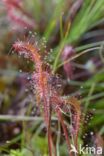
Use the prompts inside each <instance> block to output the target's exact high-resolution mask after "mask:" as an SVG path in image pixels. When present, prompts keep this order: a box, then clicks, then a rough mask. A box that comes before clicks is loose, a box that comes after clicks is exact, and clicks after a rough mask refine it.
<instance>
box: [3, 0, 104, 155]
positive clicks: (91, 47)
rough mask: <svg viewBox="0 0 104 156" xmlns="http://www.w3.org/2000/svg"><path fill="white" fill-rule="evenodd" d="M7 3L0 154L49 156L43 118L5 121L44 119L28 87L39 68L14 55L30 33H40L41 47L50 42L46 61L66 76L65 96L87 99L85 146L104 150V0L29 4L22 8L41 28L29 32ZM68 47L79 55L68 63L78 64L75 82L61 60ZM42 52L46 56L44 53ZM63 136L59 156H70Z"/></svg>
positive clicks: (82, 132) (82, 134)
mask: <svg viewBox="0 0 104 156" xmlns="http://www.w3.org/2000/svg"><path fill="white" fill-rule="evenodd" d="M3 2H4V1H0V114H1V115H0V131H1V134H0V146H1V147H0V155H2V156H3V155H4V156H5V155H8V156H24V155H26V156H27V155H29V156H33V155H36V156H38V155H42V156H43V155H44V156H47V155H48V151H47V139H46V132H45V130H44V125H43V123H42V122H40V120H37V121H36V122H34V121H32V120H31V121H24V119H23V121H13V120H9V121H8V119H7V120H5V121H4V120H3V118H1V116H2V117H3V116H5V115H10V116H12V115H17V116H21V115H22V116H23V117H24V116H30V117H31V116H34V118H35V116H36V117H37V116H40V112H39V110H38V108H37V106H36V103H35V99H34V97H33V93H32V91H31V90H30V88H29V85H28V84H29V80H28V79H29V77H30V75H31V71H32V69H33V64H32V63H31V62H28V61H27V60H26V59H23V58H18V57H17V55H16V54H13V55H11V54H10V53H11V52H12V49H11V47H12V44H13V43H14V41H16V40H18V38H19V39H21V38H22V39H23V38H25V39H26V38H29V39H30V38H31V37H30V36H31V35H30V33H29V32H32V34H33V35H34V34H35V38H36V41H37V42H38V45H39V47H40V48H41V46H40V43H41V42H42V40H41V39H42V38H45V39H46V41H47V42H46V47H44V48H43V47H42V48H43V49H45V52H48V55H47V58H46V60H47V62H48V63H50V65H51V66H52V70H53V72H54V73H57V74H59V75H60V77H62V80H63V83H64V84H63V86H62V89H63V91H62V92H63V96H64V97H66V96H76V97H78V99H80V101H81V109H82V118H81V119H82V120H81V128H80V129H81V130H80V134H79V143H80V142H81V144H83V145H85V144H88V143H92V142H93V143H92V144H93V145H95V144H97V146H100V145H101V146H102V147H103V146H104V141H103V139H104V115H103V114H104V47H103V46H104V0H64V1H63V0H45V1H43V0H30V1H29V0H23V1H22V2H21V3H22V7H23V8H24V10H25V11H26V12H29V13H30V14H31V16H32V18H33V19H34V21H35V23H36V25H37V27H36V28H35V27H34V28H32V29H30V28H28V27H27V28H26V29H25V28H24V26H23V27H22V26H20V25H19V23H15V22H14V21H12V20H11V19H10V18H9V17H8V16H9V15H8V11H7V9H6V6H5V4H4V3H3ZM16 11H17V10H16ZM16 13H18V12H16ZM21 19H23V16H22V17H21ZM29 39H28V40H29ZM42 43H43V42H42ZM67 45H69V46H71V47H73V49H74V51H75V55H74V56H72V57H69V58H67V60H66V61H67V63H71V65H72V72H73V78H72V79H71V80H70V81H69V80H68V78H67V76H66V73H65V71H64V68H63V67H64V65H65V63H66V62H63V60H62V59H61V58H62V52H63V49H64V47H65V46H67ZM42 52H43V55H45V54H44V50H42ZM53 116H54V114H53ZM68 121H69V119H68ZM53 125H54V126H52V131H53V133H54V136H53V137H54V138H55V139H54V140H55V141H56V142H57V139H58V138H57V137H56V136H57V132H56V131H55V127H57V122H56V121H53ZM57 131H58V129H57ZM60 131H61V130H60ZM90 131H91V132H93V136H92V135H90ZM60 133H61V134H60V136H59V139H60V140H59V142H58V144H59V146H58V145H57V156H64V155H67V149H66V145H65V142H64V137H63V134H62V132H60ZM36 134H37V135H36ZM86 134H87V135H86ZM60 137H61V138H60ZM27 138H28V140H27ZM8 140H9V141H10V142H9V143H8V142H7V141H8ZM99 140H100V141H99ZM96 142H97V143H96ZM100 143H102V144H100Z"/></svg>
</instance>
